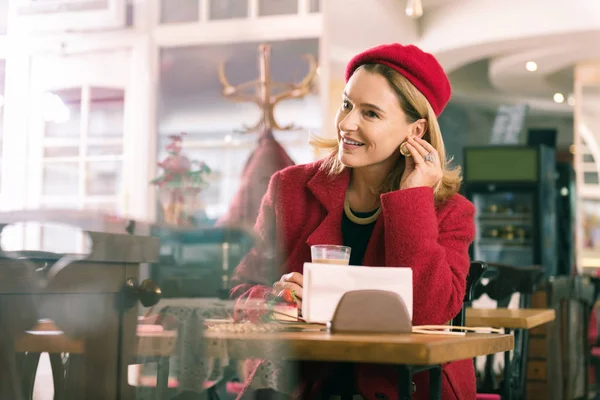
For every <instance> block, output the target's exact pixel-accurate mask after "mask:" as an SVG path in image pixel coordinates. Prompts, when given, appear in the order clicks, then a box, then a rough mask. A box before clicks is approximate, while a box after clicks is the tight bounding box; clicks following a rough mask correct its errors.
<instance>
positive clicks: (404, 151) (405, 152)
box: [400, 142, 412, 157]
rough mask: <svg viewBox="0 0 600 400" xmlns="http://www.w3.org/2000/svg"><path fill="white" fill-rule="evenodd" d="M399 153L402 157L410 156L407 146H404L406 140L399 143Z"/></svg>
mask: <svg viewBox="0 0 600 400" xmlns="http://www.w3.org/2000/svg"><path fill="white" fill-rule="evenodd" d="M400 154H402V155H403V156H404V157H412V154H410V150H408V147H406V142H404V143H402V144H401V145H400Z"/></svg>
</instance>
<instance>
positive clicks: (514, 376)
mask: <svg viewBox="0 0 600 400" xmlns="http://www.w3.org/2000/svg"><path fill="white" fill-rule="evenodd" d="M487 267H488V268H487V269H486V273H485V274H484V278H488V281H487V283H485V284H483V283H482V284H480V285H477V286H476V287H475V288H474V296H473V300H476V299H478V298H480V297H481V296H482V295H483V294H487V295H488V297H489V298H490V299H492V300H494V301H496V302H497V304H498V307H508V305H509V303H510V300H511V298H512V295H513V294H515V293H518V294H519V295H520V298H519V308H530V307H531V296H532V295H533V293H534V292H535V290H536V288H537V286H538V284H539V283H540V281H541V280H542V278H543V276H544V271H543V269H542V268H541V267H539V266H531V267H516V266H512V265H506V264H498V263H487ZM506 333H507V334H509V333H511V329H506ZM514 335H515V346H514V350H513V358H512V361H511V360H510V352H506V353H504V360H505V361H504V362H505V366H506V365H511V368H510V370H509V369H508V368H505V369H504V382H503V387H502V388H501V389H500V392H501V393H507V391H510V393H511V396H512V397H510V398H516V399H519V398H523V396H524V393H521V391H522V390H523V389H524V387H525V377H526V376H525V375H526V371H527V346H528V342H529V331H528V330H527V329H523V330H521V329H518V330H515V333H514ZM494 357H495V354H492V355H489V356H487V357H486V363H485V369H484V374H483V378H482V380H481V382H480V385H478V386H479V387H478V391H480V392H481V393H496V391H497V390H496V388H497V387H498V385H497V383H496V379H495V375H494V372H493V363H494Z"/></svg>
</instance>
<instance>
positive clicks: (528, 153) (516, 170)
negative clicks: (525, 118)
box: [465, 147, 538, 182]
mask: <svg viewBox="0 0 600 400" xmlns="http://www.w3.org/2000/svg"><path fill="white" fill-rule="evenodd" d="M465 161H466V168H467V171H466V175H467V176H466V178H467V181H468V182H482V181H483V182H499V181H504V182H508V181H510V182H523V181H526V182H528V181H537V174H538V152H537V149H536V148H531V147H515V148H506V147H499V148H493V147H486V148H477V149H467V150H466V152H465Z"/></svg>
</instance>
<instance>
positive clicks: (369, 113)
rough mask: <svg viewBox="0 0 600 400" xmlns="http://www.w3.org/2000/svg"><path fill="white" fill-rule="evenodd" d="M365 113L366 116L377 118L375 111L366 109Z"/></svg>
mask: <svg viewBox="0 0 600 400" xmlns="http://www.w3.org/2000/svg"><path fill="white" fill-rule="evenodd" d="M365 115H366V116H367V118H372V119H377V118H379V115H378V114H377V113H376V112H375V111H366V112H365Z"/></svg>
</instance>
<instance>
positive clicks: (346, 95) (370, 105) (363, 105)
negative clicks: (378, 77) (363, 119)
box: [344, 91, 385, 114]
mask: <svg viewBox="0 0 600 400" xmlns="http://www.w3.org/2000/svg"><path fill="white" fill-rule="evenodd" d="M344 97H345V98H347V99H350V97H349V96H348V93H346V92H345V91H344ZM360 106H361V107H371V108H374V109H375V110H377V111H379V112H382V113H384V114H385V111H383V110H382V109H381V108H380V107H377V106H376V105H375V104H371V103H360Z"/></svg>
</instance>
